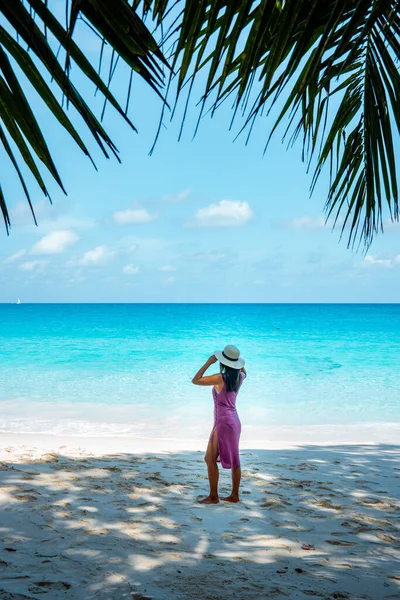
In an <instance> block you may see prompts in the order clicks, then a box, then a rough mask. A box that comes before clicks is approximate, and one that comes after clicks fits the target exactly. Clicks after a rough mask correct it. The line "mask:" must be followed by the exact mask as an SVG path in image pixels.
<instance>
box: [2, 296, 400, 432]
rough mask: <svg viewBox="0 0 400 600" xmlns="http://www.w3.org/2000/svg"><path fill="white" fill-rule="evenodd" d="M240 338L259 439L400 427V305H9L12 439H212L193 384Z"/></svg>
mask: <svg viewBox="0 0 400 600" xmlns="http://www.w3.org/2000/svg"><path fill="white" fill-rule="evenodd" d="M228 343H233V344H236V345H237V346H238V347H239V348H240V350H241V352H242V355H243V356H244V357H245V359H246V367H247V370H248V379H247V381H246V383H245V385H244V386H243V388H242V390H241V393H240V395H239V397H238V411H239V415H240V417H241V420H242V424H243V428H244V431H245V432H246V435H247V438H248V439H249V438H250V439H251V436H252V435H253V434H254V436H256V437H258V438H259V437H260V436H263V435H264V432H265V435H267V431H268V429H269V428H278V430H279V428H285V427H298V428H307V427H310V426H330V427H332V426H339V425H340V426H343V425H357V424H360V425H362V424H370V423H374V424H382V426H384V424H387V423H399V422H400V410H399V407H400V305H382V304H380V305H366V304H364V305H344V304H341V305H295V304H293V305H288V304H284V305H283V304H282V305H274V304H263V305H262V304H254V305H251V304H246V305H240V304H230V305H229V304H227V305H223V304H207V305H204V304H201V305H196V304H187V305H184V304H165V305H163V304H114V305H113V304H104V305H101V304H75V305H74V304H65V305H63V304H53V305H45V304H20V305H11V304H9V305H5V304H4V305H0V432H9V433H52V434H60V435H80V436H130V437H136V438H141V437H149V438H152V437H153V438H156V437H163V438H165V439H167V438H171V439H172V438H179V439H182V440H184V439H195V438H196V439H197V438H199V439H200V438H201V439H203V438H204V436H205V435H206V434H208V432H209V429H210V428H211V422H212V398H211V391H210V389H207V388H201V387H197V386H193V385H192V384H191V379H192V377H193V375H194V373H195V372H196V371H197V370H198V368H199V367H200V366H201V365H202V364H203V362H204V361H205V360H206V359H207V358H208V357H209V355H210V354H212V353H213V352H214V350H216V349H221V348H223V346H224V345H226V344H228ZM213 371H215V368H214V369H213V368H211V369H210V371H209V372H210V373H212V372H213Z"/></svg>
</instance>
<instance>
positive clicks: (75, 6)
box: [0, 0, 168, 231]
mask: <svg viewBox="0 0 400 600" xmlns="http://www.w3.org/2000/svg"><path fill="white" fill-rule="evenodd" d="M66 8H67V15H66V23H65V25H63V24H62V23H61V22H60V21H59V20H58V19H57V18H56V17H55V16H54V14H53V13H52V12H51V10H50V8H49V7H48V2H47V1H43V0H26V2H23V1H22V0H15V1H14V2H9V1H8V0H0V14H1V15H2V16H3V25H4V26H0V119H1V122H2V125H3V127H1V129H0V141H1V143H2V144H3V147H4V149H5V151H6V153H7V155H8V157H9V158H10V160H11V162H12V164H13V166H14V168H15V169H16V170H17V173H18V176H19V178H20V181H21V184H22V187H23V190H24V192H25V195H26V197H27V200H28V202H29V204H30V206H31V209H32V204H31V199H30V195H29V192H28V187H27V184H26V182H25V180H24V177H23V174H22V169H21V167H20V164H19V163H20V159H21V158H22V160H23V161H24V162H25V165H26V166H27V168H28V170H29V171H30V172H31V174H32V175H33V177H34V178H35V179H36V181H37V183H38V185H39V186H40V188H41V190H42V192H43V193H44V194H45V195H46V196H48V191H47V188H46V185H45V183H44V180H43V178H42V176H41V174H40V171H39V167H38V164H37V162H36V161H37V159H39V161H40V162H41V163H42V164H43V165H45V166H46V168H47V170H48V171H49V173H50V175H51V177H52V178H53V179H54V180H55V181H57V183H58V184H59V185H60V186H61V188H62V189H63V190H64V187H63V184H62V181H61V178H60V176H59V173H58V171H57V168H56V165H55V163H54V161H53V159H52V156H51V152H50V150H49V148H48V146H47V143H46V140H45V139H44V137H43V135H42V132H41V127H40V125H39V123H38V122H37V120H36V117H35V115H34V114H33V111H32V110H31V107H30V103H29V100H28V98H27V96H26V94H25V92H24V89H23V87H22V86H21V84H20V83H19V80H18V75H17V72H16V70H15V68H14V63H15V64H16V65H18V67H19V68H20V69H21V70H22V72H23V73H24V75H25V76H26V78H27V79H28V81H29V82H30V84H31V85H32V86H33V88H34V89H35V90H36V92H37V93H38V94H39V96H40V97H41V99H42V101H43V102H44V103H45V104H46V105H47V108H48V109H49V111H50V113H52V114H53V116H54V117H55V118H56V119H57V121H58V123H59V124H60V125H61V126H62V127H63V128H64V129H65V130H66V131H67V132H68V133H69V134H70V136H71V137H72V138H73V139H74V141H75V142H76V143H77V145H78V147H79V148H80V149H81V150H82V151H83V152H84V154H86V155H87V156H89V157H90V154H89V150H88V148H87V146H86V145H85V144H84V142H83V140H82V139H81V137H80V135H79V134H78V133H77V131H76V129H75V128H74V126H73V125H72V123H71V121H70V119H69V118H68V116H67V114H66V112H65V109H64V108H63V105H62V102H59V101H58V100H57V98H56V96H55V94H54V93H53V92H52V90H51V89H50V86H49V85H48V84H47V83H46V80H45V78H44V77H43V76H42V74H41V73H40V71H39V69H38V68H37V66H36V64H35V61H34V60H33V55H34V56H35V60H36V61H38V62H39V63H40V64H41V65H42V67H44V69H45V70H46V71H47V73H48V74H49V76H50V77H51V79H52V80H53V81H54V82H55V84H56V85H57V86H58V88H59V89H60V90H61V92H62V94H63V97H65V99H66V100H67V106H68V104H69V103H70V104H72V105H73V106H74V108H75V109H76V111H77V112H78V114H79V115H80V117H81V118H82V120H83V122H84V124H85V125H86V127H87V128H88V129H89V131H90V132H91V134H92V136H93V138H94V139H95V141H96V143H97V144H98V146H99V147H100V148H101V150H102V152H103V153H104V155H105V156H106V157H108V156H109V152H111V153H112V154H113V155H114V156H116V157H117V159H118V151H117V148H116V147H115V145H114V144H113V142H112V140H111V138H110V137H109V136H108V134H107V132H106V130H105V129H104V127H103V126H102V124H101V122H100V121H99V120H98V119H97V118H96V117H95V115H94V114H93V112H92V110H91V109H90V106H89V105H88V104H87V103H86V101H85V100H84V99H83V98H82V96H81V94H80V93H79V91H78V89H76V87H75V86H74V85H73V83H72V81H71V79H70V66H71V63H74V64H75V65H76V66H77V67H78V69H79V70H80V71H81V73H83V74H84V76H85V77H86V78H87V79H88V80H90V81H92V82H93V84H94V85H95V87H96V88H97V89H98V90H99V91H100V92H101V93H102V94H103V96H104V99H105V101H107V102H108V103H109V104H110V105H111V106H112V107H113V108H114V109H115V110H116V111H117V112H118V113H119V114H120V115H121V116H122V117H123V119H124V120H125V121H126V122H127V123H128V124H129V126H130V127H132V128H133V129H135V127H134V125H133V123H131V121H130V119H129V118H128V116H127V107H126V109H125V110H124V109H123V108H122V107H121V106H120V104H119V102H118V101H117V100H116V98H115V97H114V95H113V94H112V93H111V91H110V86H109V84H110V81H109V82H108V83H107V84H106V83H105V82H104V81H103V80H102V78H101V77H100V75H99V73H98V72H97V71H96V69H95V68H94V67H93V66H92V65H91V63H90V62H89V61H88V59H87V58H86V56H85V54H84V52H83V51H82V50H81V49H80V48H79V45H78V44H76V43H75V41H74V39H73V33H74V27H75V24H76V20H77V18H78V17H82V18H84V19H85V21H86V22H87V23H88V25H89V26H90V27H91V28H92V29H93V30H94V31H95V32H96V33H97V34H98V35H99V36H100V38H102V39H103V42H104V44H108V45H110V46H111V47H112V48H113V49H114V51H115V53H116V55H117V56H118V57H121V59H122V60H123V61H124V62H125V63H126V64H127V65H128V66H129V67H130V68H131V69H132V71H134V72H136V73H138V75H139V76H140V77H142V78H143V79H144V80H145V81H146V83H148V85H149V86H151V87H152V88H153V90H155V92H156V93H157V94H159V95H160V96H161V97H162V89H163V79H164V75H163V68H164V67H168V63H167V62H166V60H165V58H164V56H163V54H162V52H161V51H160V49H159V46H158V45H157V42H156V41H155V39H154V37H153V36H152V34H151V33H150V31H149V30H148V29H147V27H146V26H145V24H144V22H143V20H142V19H141V18H140V17H139V16H138V14H137V13H136V12H135V10H134V9H133V8H132V7H131V6H130V5H129V3H128V2H127V1H126V0H113V2H112V6H111V4H110V2H108V1H106V0H73V1H72V2H71V3H70V4H69V3H66ZM49 34H52V36H54V39H55V40H57V42H58V43H59V44H60V48H62V49H63V50H64V54H65V63H64V64H62V63H61V61H60V60H59V59H58V54H59V53H58V52H57V53H55V52H54V50H53V48H52V46H51V44H50V42H49ZM24 46H25V47H24ZM26 47H28V50H27V49H26ZM10 140H12V141H13V143H14V145H15V146H16V149H17V151H18V153H19V156H18V155H16V154H15V151H14V150H13V149H12V148H11V145H10ZM92 162H93V161H92ZM64 191H65V190H64ZM0 210H1V211H2V215H3V219H4V222H5V225H6V229H7V231H8V228H9V226H10V218H9V212H8V209H7V202H6V199H5V197H4V195H3V192H1V193H0ZM32 211H33V209H32Z"/></svg>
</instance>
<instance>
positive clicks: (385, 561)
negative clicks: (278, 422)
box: [0, 440, 400, 600]
mask: <svg viewBox="0 0 400 600" xmlns="http://www.w3.org/2000/svg"><path fill="white" fill-rule="evenodd" d="M70 443H73V442H71V441H70ZM106 443H107V442H106V440H103V444H106ZM241 457H242V470H243V480H242V488H241V494H242V496H241V499H242V501H241V503H240V504H238V505H232V504H226V503H221V504H219V505H217V506H200V505H198V504H197V503H196V498H197V497H198V496H200V495H205V494H206V493H207V480H206V468H205V464H204V462H203V453H201V452H178V453H160V454H157V455H150V454H142V455H141V454H129V453H121V454H112V452H111V448H109V449H108V452H107V449H105V451H104V453H103V454H101V453H93V452H89V451H88V450H87V449H86V450H85V449H84V448H83V447H82V448H77V447H73V446H62V447H54V449H53V450H49V449H48V448H45V449H43V448H42V449H39V448H34V447H29V446H14V447H12V446H6V447H4V446H3V445H2V447H1V450H0V574H1V575H0V598H1V600H27V599H28V598H34V599H42V598H46V597H47V598H48V599H49V600H50V599H51V600H53V599H54V600H57V599H61V598H71V599H82V600H87V599H92V598H93V599H96V600H105V599H110V600H111V599H112V600H119V599H130V600H150V599H151V600H168V599H174V600H183V599H195V598H196V599H199V600H225V599H227V598H236V599H238V600H255V599H258V598H260V599H265V600H267V599H268V600H279V599H281V598H282V599H284V598H289V599H291V598H293V599H296V600H306V599H307V600H310V599H312V600H313V599H318V598H321V599H324V600H334V599H335V600H361V599H363V600H364V599H365V600H367V599H371V600H396V599H397V600H398V599H399V598H400V501H399V492H400V462H399V458H400V447H399V446H389V445H380V446H365V445H364V446H362V445H354V446H351V445H348V446H345V445H343V446H333V447H329V446H314V447H313V446H309V447H298V448H290V449H284V450H276V449H275V450H246V451H243V452H242V454H241ZM229 477H230V472H229V471H225V472H223V473H221V478H220V484H221V492H225V493H228V492H229V491H230V488H229V483H230V480H229Z"/></svg>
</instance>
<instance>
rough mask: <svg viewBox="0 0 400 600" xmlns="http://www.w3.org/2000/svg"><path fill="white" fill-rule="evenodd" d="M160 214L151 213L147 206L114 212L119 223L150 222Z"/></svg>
mask: <svg viewBox="0 0 400 600" xmlns="http://www.w3.org/2000/svg"><path fill="white" fill-rule="evenodd" d="M157 216H158V215H155V214H151V213H149V211H147V210H146V209H145V208H132V209H127V210H120V211H118V212H116V213H114V221H115V222H116V223H118V225H131V224H134V223H149V222H150V221H154V220H155V219H157Z"/></svg>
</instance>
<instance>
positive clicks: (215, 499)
mask: <svg viewBox="0 0 400 600" xmlns="http://www.w3.org/2000/svg"><path fill="white" fill-rule="evenodd" d="M197 502H198V503H199V504H218V503H219V498H218V496H207V498H203V500H198V501H197Z"/></svg>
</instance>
